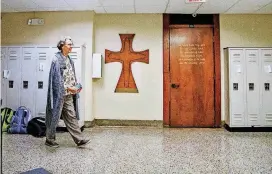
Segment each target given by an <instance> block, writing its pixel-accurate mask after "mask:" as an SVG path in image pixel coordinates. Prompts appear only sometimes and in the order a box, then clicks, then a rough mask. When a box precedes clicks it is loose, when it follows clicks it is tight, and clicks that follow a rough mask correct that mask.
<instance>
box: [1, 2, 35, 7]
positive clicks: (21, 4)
mask: <svg viewBox="0 0 272 174" xmlns="http://www.w3.org/2000/svg"><path fill="white" fill-rule="evenodd" d="M1 2H2V3H4V4H6V5H8V6H9V7H10V8H37V7H38V6H37V5H36V4H35V3H33V2H32V1H31V0H2V1H1Z"/></svg>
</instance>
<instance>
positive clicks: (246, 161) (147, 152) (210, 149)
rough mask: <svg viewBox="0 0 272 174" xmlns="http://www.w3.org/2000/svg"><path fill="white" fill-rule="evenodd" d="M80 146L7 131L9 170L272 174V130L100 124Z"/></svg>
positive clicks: (63, 138) (64, 137)
mask: <svg viewBox="0 0 272 174" xmlns="http://www.w3.org/2000/svg"><path fill="white" fill-rule="evenodd" d="M84 134H85V135H86V136H87V137H90V138H91V139H92V142H91V143H90V144H89V145H88V146H87V147H86V148H77V147H76V146H75V144H74V143H73V141H72V138H71V136H70V135H69V134H68V133H58V134H57V142H58V143H59V144H60V147H59V148H57V149H54V148H50V147H46V146H45V145H44V141H45V138H35V137H32V136H30V135H8V134H4V135H3V144H2V151H3V152H2V162H3V164H2V169H3V174H14V173H20V172H25V171H28V170H31V169H34V168H39V167H42V168H44V169H46V170H48V171H50V172H51V173H54V174H59V173H61V174H69V173H71V174H91V173H95V174H104V173H107V174H108V173H139V174H143V173H148V174H153V173H154V174H157V173H165V174H166V173H167V174H168V173H182V174H183V173H194V174H196V173H205V174H206V173H215V174H217V173H218V174H219V173H220V174H224V173H226V174H229V173H231V174H232V173H233V174H237V173H246V174H248V173H254V174H255V173H262V174H266V173H267V174H271V173H272V133H251V132H247V133H241V132H239V133H233V132H228V131H226V130H224V129H174V128H150V127H95V128H91V129H85V130H84Z"/></svg>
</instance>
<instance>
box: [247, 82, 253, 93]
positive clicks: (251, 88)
mask: <svg viewBox="0 0 272 174" xmlns="http://www.w3.org/2000/svg"><path fill="white" fill-rule="evenodd" d="M248 87H249V90H250V91H253V90H254V83H249V84H248Z"/></svg>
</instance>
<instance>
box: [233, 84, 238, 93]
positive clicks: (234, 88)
mask: <svg viewBox="0 0 272 174" xmlns="http://www.w3.org/2000/svg"><path fill="white" fill-rule="evenodd" d="M233 90H235V91H237V90H238V83H233Z"/></svg>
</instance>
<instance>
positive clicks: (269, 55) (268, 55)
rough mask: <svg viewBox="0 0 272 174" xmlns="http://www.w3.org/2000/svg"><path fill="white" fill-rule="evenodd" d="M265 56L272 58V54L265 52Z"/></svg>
mask: <svg viewBox="0 0 272 174" xmlns="http://www.w3.org/2000/svg"><path fill="white" fill-rule="evenodd" d="M264 56H265V57H271V58H272V54H264Z"/></svg>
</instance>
